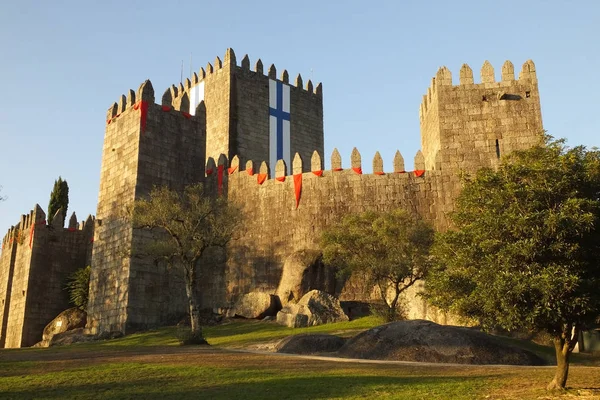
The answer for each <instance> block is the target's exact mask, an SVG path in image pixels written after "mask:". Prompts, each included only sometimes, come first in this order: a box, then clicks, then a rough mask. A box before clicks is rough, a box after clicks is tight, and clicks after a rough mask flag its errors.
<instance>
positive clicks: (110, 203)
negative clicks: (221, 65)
mask: <svg viewBox="0 0 600 400" xmlns="http://www.w3.org/2000/svg"><path fill="white" fill-rule="evenodd" d="M136 98H137V99H138V101H137V102H136V100H135V99H136ZM162 100H163V101H162V103H163V105H162V106H161V105H158V104H154V89H153V88H152V84H151V82H150V81H146V82H145V83H143V84H142V85H141V86H140V89H139V90H138V92H137V94H136V93H135V92H133V91H130V93H129V96H128V97H125V96H123V97H122V100H121V102H120V103H122V104H123V105H119V104H117V103H115V105H113V107H111V109H110V110H109V121H111V122H110V123H108V124H107V127H106V134H105V141H104V150H103V156H102V172H101V178H100V182H101V183H100V195H99V200H98V214H97V219H98V226H97V228H96V236H95V244H94V250H93V258H92V276H91V282H90V304H89V306H88V326H89V327H90V328H91V329H92V331H93V332H98V331H111V330H120V331H126V330H131V329H136V327H145V326H151V325H156V324H158V322H159V321H164V320H165V319H167V318H168V316H169V315H172V314H176V313H177V312H181V306H182V304H183V301H184V298H185V292H183V291H181V290H179V288H180V287H182V286H181V285H180V282H181V278H180V277H179V276H176V274H171V273H168V271H167V270H166V267H165V266H162V265H156V264H155V263H154V262H153V261H151V260H148V259H147V258H143V257H142V256H140V254H142V253H143V251H144V250H143V249H144V246H145V243H147V241H149V240H152V235H151V234H149V233H148V232H144V231H141V230H134V229H133V228H132V224H131V222H130V221H129V219H128V216H127V215H126V212H127V208H128V207H130V206H131V205H132V204H133V202H134V200H135V199H139V198H142V197H144V196H147V195H148V194H149V193H150V190H151V189H152V187H153V186H154V185H167V186H169V187H170V188H172V189H175V190H182V189H183V187H184V186H185V185H188V184H191V183H196V182H200V181H202V179H203V177H204V173H205V170H204V160H205V148H206V138H205V125H206V123H205V111H204V110H205V109H204V103H201V104H200V105H199V106H198V108H197V109H196V110H195V114H196V115H194V116H192V115H190V114H189V113H188V112H187V111H182V110H189V99H188V98H187V94H185V93H184V94H183V95H182V96H179V97H174V93H173V91H172V90H169V91H167V92H166V93H165V95H164V96H163V99H162ZM115 110H116V111H115ZM174 288H176V289H174Z"/></svg>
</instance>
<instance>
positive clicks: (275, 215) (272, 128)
mask: <svg viewBox="0 0 600 400" xmlns="http://www.w3.org/2000/svg"><path fill="white" fill-rule="evenodd" d="M419 117H420V123H421V151H419V152H418V153H417V155H416V156H415V157H414V168H412V167H411V166H409V165H405V161H404V158H403V157H402V155H401V154H400V152H397V153H396V156H395V158H394V160H393V170H384V168H383V160H382V159H381V156H380V155H379V153H377V154H375V155H374V157H373V158H372V167H373V173H372V174H363V173H362V166H363V157H361V155H360V153H359V152H358V150H356V149H355V150H354V151H353V152H352V154H351V155H350V158H349V161H350V162H349V163H342V157H341V156H340V154H339V153H338V152H337V150H334V152H333V154H332V155H331V165H330V169H328V170H324V163H323V158H324V157H325V155H324V153H323V137H324V133H323V89H322V86H321V84H319V85H316V86H315V85H313V83H312V82H311V81H307V82H306V83H305V82H303V79H302V77H301V76H300V75H298V77H297V78H296V79H295V80H294V82H293V83H291V82H290V79H289V75H288V72H287V71H285V70H284V71H283V72H281V73H280V74H279V75H278V74H277V71H276V68H275V66H273V65H272V66H271V67H270V68H268V70H267V72H266V73H265V71H264V68H263V65H262V62H261V61H260V60H258V61H257V62H256V63H255V66H254V67H253V68H252V69H251V67H250V60H249V59H248V56H246V57H244V58H243V59H242V60H241V62H240V63H238V62H237V61H236V57H235V54H234V52H233V51H232V50H231V49H229V50H227V52H226V54H225V57H224V58H223V61H221V59H220V58H218V57H217V59H216V60H215V62H214V64H208V65H207V67H206V68H202V69H200V71H199V72H198V73H196V74H194V76H193V77H192V79H188V80H186V82H184V83H181V84H179V85H178V86H171V87H170V88H168V89H167V90H166V91H165V92H164V94H163V95H162V97H161V98H160V101H158V103H157V96H155V93H154V89H153V87H152V84H151V82H150V81H146V82H144V83H143V84H142V85H141V86H140V87H139V89H138V90H137V91H133V90H130V91H129V93H128V94H127V95H123V96H121V98H120V99H119V101H118V102H116V103H114V104H113V106H111V107H110V109H109V110H108V114H107V125H106V134H105V140H104V147H103V155H102V169H101V181H100V193H99V200H98V211H97V216H96V222H95V231H94V244H93V250H92V252H93V253H92V259H91V265H92V277H91V284H90V302H89V305H88V327H89V328H90V329H91V330H92V332H103V331H112V330H119V331H124V332H129V331H132V330H135V329H140V328H145V327H150V326H156V325H159V324H163V323H167V322H172V321H173V318H175V317H177V316H179V315H181V314H182V313H184V312H185V310H186V307H185V292H184V289H183V281H182V278H181V277H179V276H176V275H177V274H173V273H170V272H168V271H167V269H166V266H164V265H161V264H160V263H159V264H157V263H155V262H153V260H149V259H145V258H142V257H136V256H135V255H134V254H136V249H138V250H139V249H140V248H141V246H142V245H143V244H144V243H145V242H146V241H147V240H150V239H151V236H149V234H148V233H147V232H144V231H140V230H137V229H133V227H132V225H131V223H130V222H129V221H128V220H127V218H125V217H124V214H123V210H124V209H125V208H126V207H127V206H130V205H131V204H132V203H133V202H134V200H135V199H138V198H141V197H143V196H145V195H147V194H148V193H149V191H150V189H151V188H152V186H154V185H168V186H169V187H171V188H174V189H178V190H180V189H182V188H183V187H184V186H185V185H188V184H191V183H196V182H204V183H205V186H206V188H207V191H208V193H210V195H214V196H217V195H223V196H226V197H227V198H229V199H232V200H236V201H239V202H240V204H242V205H243V209H244V213H245V221H244V225H243V226H242V227H240V232H239V235H237V236H236V239H235V240H233V241H232V242H231V244H230V246H229V248H228V249H227V250H226V252H225V254H224V255H222V256H219V257H217V256H213V257H211V258H210V260H207V262H206V263H204V264H203V267H202V269H201V271H200V273H199V285H200V289H201V290H200V293H201V294H202V299H201V301H202V306H203V307H206V308H228V307H230V306H231V304H232V302H234V301H235V300H236V299H237V298H238V297H239V296H240V295H241V294H244V293H248V292H251V291H264V292H268V293H275V292H276V291H277V288H278V285H279V281H280V279H281V272H282V266H283V263H284V261H285V260H286V259H287V258H289V257H290V256H292V255H294V254H296V253H298V252H301V251H303V250H306V249H317V248H318V240H319V237H320V233H321V232H322V230H323V229H324V228H326V227H327V226H328V225H329V224H331V223H332V222H335V221H337V220H339V219H340V218H341V217H342V216H343V215H345V214H348V213H354V212H362V211H366V210H381V211H384V210H392V209H395V208H398V207H402V208H404V209H406V210H408V211H409V212H412V213H415V214H418V215H420V216H421V217H423V218H424V219H426V220H428V221H430V222H431V223H432V224H433V225H434V226H435V227H436V228H437V229H446V228H447V227H448V219H447V213H448V212H449V211H451V210H452V208H453V202H454V199H455V198H456V196H457V194H458V192H459V190H460V180H459V174H460V173H461V171H466V172H471V171H474V170H476V169H478V168H481V167H494V166H496V165H497V163H498V162H499V159H500V157H501V156H502V155H503V154H505V153H508V152H510V151H513V150H517V149H524V148H528V147H531V146H532V145H535V144H537V143H539V142H540V140H541V138H542V121H541V110H540V100H539V94H538V87H537V78H536V73H535V67H534V64H533V62H531V61H527V62H526V63H525V64H524V65H523V67H522V69H521V71H520V73H519V75H518V78H515V73H514V68H513V65H512V63H510V62H508V61H507V62H506V63H505V64H504V65H503V66H502V70H501V79H500V81H498V82H496V80H495V74H494V70H493V68H492V66H491V65H490V64H489V63H487V62H486V63H485V64H484V66H483V68H482V69H481V81H480V83H475V82H474V78H473V71H472V70H471V68H469V67H468V66H467V65H463V67H462V68H461V70H460V73H459V79H458V83H457V84H454V83H453V79H452V75H451V73H450V71H449V70H448V69H447V68H445V67H444V68H441V69H440V70H439V71H438V72H437V74H436V76H435V78H433V79H432V82H431V85H430V87H429V88H428V89H427V93H426V94H425V96H423V100H422V103H421V106H420V112H419ZM386 145H389V144H386ZM369 158H370V157H369ZM369 162H371V159H369ZM411 168H412V170H411ZM86 226H87V223H86ZM9 234H10V232H9ZM36 234H37V233H36ZM5 240H6V239H5ZM34 242H35V241H34ZM5 253H6V251H3V253H2V256H1V258H0V262H1V264H0V266H1V268H2V269H1V270H0V274H1V275H0V277H1V278H0V282H1V284H3V285H4V282H5V281H7V282H10V281H11V280H14V279H13V278H7V277H8V275H7V274H8V272H6V273H5V270H7V271H8V270H9V269H10V268H9V267H6V266H5V265H8V264H6V262H5V261H4V260H5V258H6V256H5ZM9 264H10V263H9ZM23 264H27V262H24V263H23ZM34 264H35V263H34V262H33V261H30V262H29V265H34ZM2 287H3V286H0V290H1V289H2ZM414 290H415V291H418V290H419V288H418V287H417V288H415V289H414ZM336 291H337V292H338V294H339V295H340V297H341V299H342V300H353V299H359V298H360V296H361V292H360V291H358V290H356V288H354V287H353V286H352V285H350V284H347V285H345V286H344V287H340V288H336ZM13 292H14V290H13ZM413 294H414V293H413ZM0 295H1V296H3V297H2V298H3V299H4V297H5V296H6V291H0ZM15 304H16V303H15ZM10 307H11V308H12V307H13V305H12V303H11V305H10ZM409 308H410V309H409V314H410V316H411V317H413V318H428V319H433V320H440V316H438V315H437V314H436V313H435V311H434V310H430V309H429V308H428V307H427V305H426V304H425V303H423V302H422V301H421V300H416V299H413V300H410V301H409ZM24 309H25V310H26V311H25V313H27V306H26V305H25V306H24ZM58 311H60V310H58ZM58 311H57V313H58ZM5 313H6V312H5ZM53 316H54V315H53ZM53 316H51V317H50V319H51V318H52V317H53ZM50 319H48V321H47V322H49V320H50ZM2 332H3V333H2V335H3V337H4V336H5V335H6V334H5V333H4V332H6V331H5V330H3V331H2ZM39 334H40V335H41V330H40V333H39ZM38 340H39V339H38ZM18 345H20V344H11V346H18ZM23 345H24V344H23ZM7 347H8V345H7Z"/></svg>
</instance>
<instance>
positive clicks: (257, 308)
mask: <svg viewBox="0 0 600 400" xmlns="http://www.w3.org/2000/svg"><path fill="white" fill-rule="evenodd" d="M279 308H280V307H279V299H278V298H277V296H275V295H272V294H269V293H262V292H252V293H247V294H245V295H243V296H242V297H241V298H240V299H239V300H238V301H237V302H236V303H235V305H234V306H233V311H232V313H233V314H234V315H236V316H238V317H244V318H258V319H262V318H264V317H266V316H268V315H276V314H277V311H278V309H279Z"/></svg>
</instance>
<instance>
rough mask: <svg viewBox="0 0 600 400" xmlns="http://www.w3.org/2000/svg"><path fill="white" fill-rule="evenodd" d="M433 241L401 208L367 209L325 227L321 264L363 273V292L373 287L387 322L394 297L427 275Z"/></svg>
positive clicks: (395, 312)
mask: <svg viewBox="0 0 600 400" xmlns="http://www.w3.org/2000/svg"><path fill="white" fill-rule="evenodd" d="M433 237H434V234H433V229H432V228H431V227H430V226H429V225H428V224H427V223H425V222H423V221H422V220H419V219H416V218H413V217H412V216H410V215H409V214H408V213H406V212H405V211H404V210H395V211H392V212H387V213H378V212H373V211H368V212H365V213H362V214H351V215H347V216H346V217H344V218H343V219H342V220H341V221H340V222H339V223H338V224H336V225H334V226H332V227H330V228H329V229H328V230H326V231H325V232H324V233H323V236H322V239H321V245H322V248H323V259H324V261H325V262H326V263H328V264H330V265H333V266H336V267H338V268H340V271H342V273H345V274H346V275H351V274H353V273H358V274H363V276H364V278H366V281H365V283H366V285H365V286H364V287H365V289H366V290H369V291H370V289H371V288H373V286H374V285H376V286H377V287H378V289H379V292H380V295H381V299H382V300H383V302H384V304H385V305H386V306H387V315H386V317H387V319H388V320H390V321H391V320H394V319H396V318H397V316H398V301H399V298H400V295H401V294H402V293H403V292H404V291H405V290H406V289H408V288H409V287H411V286H413V285H414V284H415V282H417V281H418V280H420V279H423V278H424V277H425V275H426V274H427V272H428V269H429V265H430V261H429V259H430V257H429V250H430V247H431V245H432V243H433ZM390 289H391V293H392V295H391V296H389V295H388V292H389V291H390Z"/></svg>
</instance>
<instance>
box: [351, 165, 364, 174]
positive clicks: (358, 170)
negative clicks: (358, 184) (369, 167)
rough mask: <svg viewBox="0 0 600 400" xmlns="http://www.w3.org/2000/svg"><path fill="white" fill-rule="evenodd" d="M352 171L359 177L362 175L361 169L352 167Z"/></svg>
mask: <svg viewBox="0 0 600 400" xmlns="http://www.w3.org/2000/svg"><path fill="white" fill-rule="evenodd" d="M352 171H354V172H356V173H357V174H359V175H362V168H361V167H356V168H354V167H352Z"/></svg>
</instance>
